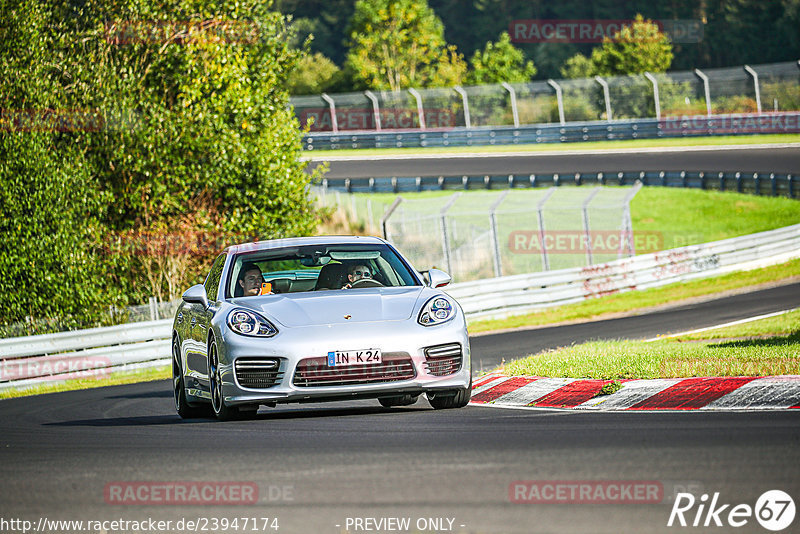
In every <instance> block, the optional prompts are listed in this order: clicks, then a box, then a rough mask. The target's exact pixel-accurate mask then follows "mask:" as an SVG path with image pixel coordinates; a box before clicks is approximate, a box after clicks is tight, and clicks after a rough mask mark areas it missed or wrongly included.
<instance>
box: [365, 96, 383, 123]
mask: <svg viewBox="0 0 800 534" xmlns="http://www.w3.org/2000/svg"><path fill="white" fill-rule="evenodd" d="M364 96H366V97H367V98H369V100H370V102H372V116H373V117H374V119H375V131H376V132H380V131H381V107H380V104H379V103H378V97H377V96H375V93H373V92H372V91H364Z"/></svg>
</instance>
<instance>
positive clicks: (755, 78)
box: [744, 65, 761, 113]
mask: <svg viewBox="0 0 800 534" xmlns="http://www.w3.org/2000/svg"><path fill="white" fill-rule="evenodd" d="M744 70H745V71H746V72H747V74H749V75H750V76H752V77H753V86H754V87H755V89H756V109H757V110H758V112H759V113H761V89H760V88H759V87H758V73H757V72H756V71H755V70H754V69H753V67H751V66H750V65H745V66H744Z"/></svg>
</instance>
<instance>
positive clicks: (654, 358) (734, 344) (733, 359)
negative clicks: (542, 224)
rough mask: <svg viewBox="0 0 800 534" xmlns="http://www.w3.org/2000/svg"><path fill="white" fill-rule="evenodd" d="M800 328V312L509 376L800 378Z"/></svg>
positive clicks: (563, 352)
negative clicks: (778, 376) (798, 376)
mask: <svg viewBox="0 0 800 534" xmlns="http://www.w3.org/2000/svg"><path fill="white" fill-rule="evenodd" d="M798 325H800V311H794V312H790V313H786V314H783V315H779V316H776V317H770V318H766V319H760V320H757V321H753V322H750V323H746V324H741V325H734V326H729V327H723V328H719V329H715V330H713V331H707V332H700V333H697V334H691V335H685V336H680V337H677V338H670V339H662V340H657V341H653V342H646V341H593V342H589V343H582V344H580V345H574V346H571V347H563V348H559V349H556V350H552V351H546V352H542V353H539V354H535V355H532V356H528V357H527V358H523V359H520V360H515V361H513V362H510V363H507V364H505V367H504V369H503V370H504V372H505V373H506V374H509V375H523V376H547V377H571V378H595V379H603V380H618V379H626V378H640V379H645V378H685V377H693V376H770V375H786V374H794V375H796V374H800V326H798ZM622 387H624V384H623V386H622ZM612 389H613V388H609V392H613V391H611V390H612Z"/></svg>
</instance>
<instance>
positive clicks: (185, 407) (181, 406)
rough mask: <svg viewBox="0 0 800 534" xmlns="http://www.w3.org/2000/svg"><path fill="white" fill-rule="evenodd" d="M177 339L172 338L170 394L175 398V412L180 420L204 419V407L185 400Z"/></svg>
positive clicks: (205, 412) (206, 410)
mask: <svg viewBox="0 0 800 534" xmlns="http://www.w3.org/2000/svg"><path fill="white" fill-rule="evenodd" d="M180 350H181V348H180V344H179V343H178V337H177V336H175V337H174V338H172V394H173V397H174V398H175V411H177V412H178V415H179V416H181V419H197V418H198V417H206V416H207V415H208V409H207V408H206V407H205V406H196V405H193V404H189V401H188V400H187V399H186V387H185V386H184V382H183V367H182V366H181V353H180Z"/></svg>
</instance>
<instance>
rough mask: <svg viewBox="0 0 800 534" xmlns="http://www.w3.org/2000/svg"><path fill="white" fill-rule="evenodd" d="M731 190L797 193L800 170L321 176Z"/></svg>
mask: <svg viewBox="0 0 800 534" xmlns="http://www.w3.org/2000/svg"><path fill="white" fill-rule="evenodd" d="M637 181H638V182H641V184H642V185H645V186H660V187H683V188H695V189H713V190H717V191H736V192H739V193H751V194H755V195H766V196H773V197H774V196H785V197H789V198H798V197H800V176H798V175H796V174H790V173H775V172H736V171H727V172H725V171H718V172H705V171H626V172H621V171H610V172H583V173H581V172H576V173H537V174H494V175H488V174H478V175H450V176H441V175H440V176H435V175H434V176H390V177H378V176H376V177H370V178H324V179H323V180H322V183H321V186H322V189H323V191H327V190H340V191H345V192H348V193H404V192H416V191H436V190H445V189H451V190H457V189H463V190H470V189H513V188H535V187H553V186H561V185H578V186H580V185H634V184H635V183H636V182H637Z"/></svg>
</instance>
